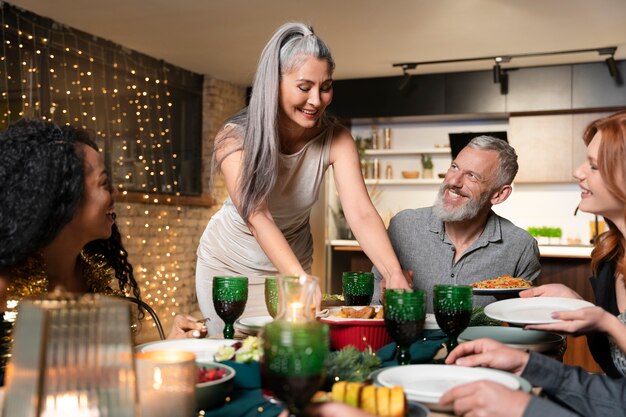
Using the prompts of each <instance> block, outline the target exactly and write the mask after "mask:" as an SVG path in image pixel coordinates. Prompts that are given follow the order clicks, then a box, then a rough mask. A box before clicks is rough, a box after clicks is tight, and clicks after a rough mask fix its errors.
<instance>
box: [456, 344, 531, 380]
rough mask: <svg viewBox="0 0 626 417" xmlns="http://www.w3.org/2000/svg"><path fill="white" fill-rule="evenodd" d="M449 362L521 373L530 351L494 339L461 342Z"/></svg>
mask: <svg viewBox="0 0 626 417" xmlns="http://www.w3.org/2000/svg"><path fill="white" fill-rule="evenodd" d="M446 363H447V364H455V365H460V366H482V367H485V368H493V369H498V370H501V371H507V372H511V373H514V374H516V375H520V374H521V373H522V371H523V370H524V368H525V367H526V364H527V363H528V353H526V352H523V351H521V350H518V349H513V348H511V347H508V346H506V345H503V344H502V343H500V342H496V341H495V340H492V339H478V340H474V341H471V342H465V343H461V344H460V345H459V346H457V347H456V348H455V349H454V350H453V351H452V352H450V354H449V355H448V357H447V358H446Z"/></svg>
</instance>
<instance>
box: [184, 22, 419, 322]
mask: <svg viewBox="0 0 626 417" xmlns="http://www.w3.org/2000/svg"><path fill="white" fill-rule="evenodd" d="M334 67H335V63H334V61H333V58H332V56H331V54H330V51H329V50H328V48H327V46H326V45H325V44H324V42H323V41H322V40H321V39H319V38H318V37H317V36H316V35H315V34H314V32H313V30H312V29H311V28H310V27H309V26H307V25H305V24H302V23H287V24H284V25H283V26H281V27H280V28H279V29H278V30H277V31H276V33H274V35H273V36H272V38H271V39H270V40H269V42H268V43H267V45H266V46H265V49H264V50H263V52H262V54H261V58H260V60H259V65H258V68H257V72H256V76H255V79H254V84H253V87H252V96H251V99H250V104H249V106H248V107H247V108H245V109H244V110H242V111H241V112H239V113H238V114H236V115H235V116H233V117H232V118H230V119H229V120H228V121H227V122H226V124H225V125H224V127H223V128H222V129H221V130H220V132H219V133H218V135H217V137H216V138H215V154H214V169H215V170H219V171H220V172H221V173H222V174H223V176H224V179H225V184H226V188H227V190H228V194H229V198H228V199H227V200H226V202H225V203H224V205H223V207H222V208H221V209H220V211H219V212H217V213H216V214H215V215H214V216H213V217H212V218H211V220H210V222H209V224H208V225H207V228H206V230H205V231H204V234H203V235H202V238H201V241H200V245H199V247H198V252H197V253H198V262H197V268H196V290H197V294H198V302H199V304H200V309H201V310H202V313H203V314H204V315H205V316H207V317H211V322H210V324H209V333H210V334H215V333H217V332H219V331H221V329H222V328H223V327H222V322H221V320H220V319H219V318H218V317H217V315H216V313H215V310H214V308H213V303H212V297H211V288H212V279H213V277H214V276H219V275H243V276H247V277H248V279H249V283H250V288H249V297H248V304H247V306H246V312H245V313H244V316H255V315H264V314H267V312H266V310H265V304H264V297H263V279H264V277H266V276H268V275H275V274H277V273H281V274H288V275H300V274H304V273H307V272H310V268H311V261H312V255H313V242H312V237H311V233H310V226H309V216H310V212H311V207H312V206H313V204H314V203H315V201H316V199H317V196H318V191H319V188H320V186H321V184H322V181H323V177H324V173H325V172H326V169H327V168H328V166H329V165H332V167H333V170H334V174H335V175H334V177H335V183H336V186H337V191H338V193H339V198H340V201H341V205H342V207H343V210H344V213H345V215H346V219H347V221H348V223H349V225H350V227H351V229H352V230H353V232H354V234H355V237H356V238H357V240H358V241H359V243H360V245H361V247H362V248H363V250H364V251H365V253H366V254H367V256H368V257H369V258H370V259H371V260H372V262H373V263H374V265H376V267H377V268H378V270H379V271H381V273H382V275H383V277H384V278H385V284H386V286H388V287H408V284H407V281H406V279H405V278H404V275H403V273H402V270H401V268H400V264H399V263H398V260H397V258H396V256H395V254H394V252H393V249H392V247H391V243H390V242H389V239H388V237H387V233H386V230H385V227H384V225H383V222H382V220H381V218H380V216H379V215H378V212H377V211H376V209H375V207H374V206H373V204H372V202H371V200H370V198H369V195H368V193H367V189H366V187H365V184H364V182H363V178H362V176H361V170H360V166H359V158H358V153H357V150H356V146H355V143H354V140H353V138H352V135H351V134H350V132H349V131H348V130H347V129H345V128H344V127H342V126H341V125H339V124H338V123H337V122H336V121H335V120H334V119H333V118H331V117H329V116H328V115H327V114H326V112H325V110H326V107H327V106H328V105H329V104H330V102H331V101H332V98H333V88H332V72H333V70H334Z"/></svg>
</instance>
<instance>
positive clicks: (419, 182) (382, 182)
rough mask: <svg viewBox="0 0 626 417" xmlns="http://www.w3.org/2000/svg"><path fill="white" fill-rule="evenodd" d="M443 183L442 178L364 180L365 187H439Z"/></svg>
mask: <svg viewBox="0 0 626 417" xmlns="http://www.w3.org/2000/svg"><path fill="white" fill-rule="evenodd" d="M442 181H443V178H428V179H423V178H416V179H414V180H407V179H402V178H398V179H390V180H387V179H382V178H381V179H378V180H375V179H366V180H365V185H433V184H434V185H439V184H441V182H442Z"/></svg>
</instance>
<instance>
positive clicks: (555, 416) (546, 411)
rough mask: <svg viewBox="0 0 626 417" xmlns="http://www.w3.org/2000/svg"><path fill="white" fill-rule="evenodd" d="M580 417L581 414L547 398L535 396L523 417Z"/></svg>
mask: <svg viewBox="0 0 626 417" xmlns="http://www.w3.org/2000/svg"><path fill="white" fill-rule="evenodd" d="M547 416H550V417H578V416H580V415H579V414H576V413H574V412H572V411H571V410H568V409H567V408H564V407H561V406H560V405H558V404H557V403H553V402H552V401H550V400H547V399H545V398H539V397H535V396H533V397H532V398H531V400H530V402H529V403H528V406H526V410H524V414H523V415H522V417H547Z"/></svg>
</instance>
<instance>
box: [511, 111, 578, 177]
mask: <svg viewBox="0 0 626 417" xmlns="http://www.w3.org/2000/svg"><path fill="white" fill-rule="evenodd" d="M572 123H573V116H572V115H571V114H565V115H550V116H521V117H511V118H510V119H509V134H508V136H509V143H510V144H511V146H513V147H514V148H515V151H516V152H517V156H518V164H519V171H518V173H517V177H516V178H515V182H516V183H523V182H531V183H532V182H537V183H539V182H571V181H572V154H573V144H572Z"/></svg>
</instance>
